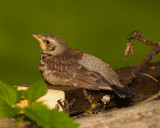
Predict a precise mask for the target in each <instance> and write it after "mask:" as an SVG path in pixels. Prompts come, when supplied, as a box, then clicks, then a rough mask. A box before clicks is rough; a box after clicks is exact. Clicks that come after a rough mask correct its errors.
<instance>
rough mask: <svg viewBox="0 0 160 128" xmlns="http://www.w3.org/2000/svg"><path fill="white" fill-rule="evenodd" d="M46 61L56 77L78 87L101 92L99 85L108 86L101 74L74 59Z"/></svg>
mask: <svg viewBox="0 0 160 128" xmlns="http://www.w3.org/2000/svg"><path fill="white" fill-rule="evenodd" d="M45 61H46V64H47V65H48V66H49V68H51V69H52V70H53V72H54V75H56V76H57V77H58V76H59V77H61V78H62V79H67V80H70V82H71V83H74V84H73V85H74V86H76V87H81V88H86V89H93V90H99V88H98V85H106V81H105V79H104V78H103V77H102V76H101V75H100V74H99V73H97V72H94V71H90V70H88V69H86V68H85V67H84V66H82V65H81V64H79V63H78V62H77V61H76V60H74V59H65V58H61V57H53V58H47V59H46V60H45Z"/></svg>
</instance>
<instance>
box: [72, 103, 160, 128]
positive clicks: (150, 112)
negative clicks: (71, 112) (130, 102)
mask: <svg viewBox="0 0 160 128" xmlns="http://www.w3.org/2000/svg"><path fill="white" fill-rule="evenodd" d="M75 122H76V123H79V124H80V127H79V128H159V127H160V100H156V101H152V102H148V103H145V104H140V105H135V106H132V107H126V108H121V109H118V110H115V111H112V112H108V113H103V114H102V113H100V114H97V115H93V116H90V117H84V118H80V119H77V120H75Z"/></svg>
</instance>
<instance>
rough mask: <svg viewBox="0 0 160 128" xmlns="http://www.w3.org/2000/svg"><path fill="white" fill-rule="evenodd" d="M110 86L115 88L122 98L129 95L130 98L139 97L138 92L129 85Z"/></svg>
mask: <svg viewBox="0 0 160 128" xmlns="http://www.w3.org/2000/svg"><path fill="white" fill-rule="evenodd" d="M110 87H111V88H112V89H113V90H114V92H115V93H116V94H117V95H118V96H119V97H121V98H125V97H128V98H132V99H134V98H136V97H137V93H136V92H135V91H134V90H132V89H130V88H128V87H125V86H124V87H119V86H116V85H110Z"/></svg>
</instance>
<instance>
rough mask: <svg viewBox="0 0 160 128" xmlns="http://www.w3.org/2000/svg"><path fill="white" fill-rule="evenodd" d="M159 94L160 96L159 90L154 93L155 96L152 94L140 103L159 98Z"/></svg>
mask: <svg viewBox="0 0 160 128" xmlns="http://www.w3.org/2000/svg"><path fill="white" fill-rule="evenodd" d="M158 96H160V91H159V92H158V93H156V94H154V95H153V96H151V97H150V98H147V99H146V100H144V101H142V102H140V104H144V103H147V102H149V101H151V100H154V99H155V98H157V97H158Z"/></svg>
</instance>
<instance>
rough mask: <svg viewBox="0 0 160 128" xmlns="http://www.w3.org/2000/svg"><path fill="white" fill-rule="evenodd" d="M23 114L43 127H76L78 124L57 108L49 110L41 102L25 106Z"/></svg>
mask: <svg viewBox="0 0 160 128" xmlns="http://www.w3.org/2000/svg"><path fill="white" fill-rule="evenodd" d="M25 114H26V116H27V117H29V118H30V119H32V120H33V121H35V122H36V123H37V124H39V125H40V126H42V127H43V128H78V124H76V123H74V122H73V118H71V117H69V115H68V114H66V113H64V112H59V110H49V109H48V108H47V106H45V105H43V104H42V103H34V104H33V105H32V106H30V107H29V108H25Z"/></svg>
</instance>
